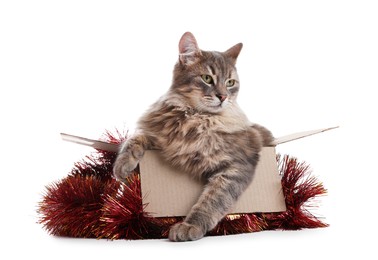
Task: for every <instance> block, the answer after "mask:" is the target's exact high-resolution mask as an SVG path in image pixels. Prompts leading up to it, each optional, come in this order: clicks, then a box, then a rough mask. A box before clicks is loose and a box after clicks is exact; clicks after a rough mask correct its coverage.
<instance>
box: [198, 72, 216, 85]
mask: <svg viewBox="0 0 378 260" xmlns="http://www.w3.org/2000/svg"><path fill="white" fill-rule="evenodd" d="M201 78H202V80H203V82H205V83H206V84H213V82H214V81H213V78H212V77H211V76H210V75H207V74H203V75H201Z"/></svg>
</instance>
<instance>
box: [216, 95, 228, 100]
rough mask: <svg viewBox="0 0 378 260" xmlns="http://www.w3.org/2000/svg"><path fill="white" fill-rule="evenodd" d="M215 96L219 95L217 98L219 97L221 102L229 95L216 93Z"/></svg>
mask: <svg viewBox="0 0 378 260" xmlns="http://www.w3.org/2000/svg"><path fill="white" fill-rule="evenodd" d="M215 96H217V98H219V100H220V101H221V102H223V101H225V100H226V98H227V95H219V94H217V95H215Z"/></svg>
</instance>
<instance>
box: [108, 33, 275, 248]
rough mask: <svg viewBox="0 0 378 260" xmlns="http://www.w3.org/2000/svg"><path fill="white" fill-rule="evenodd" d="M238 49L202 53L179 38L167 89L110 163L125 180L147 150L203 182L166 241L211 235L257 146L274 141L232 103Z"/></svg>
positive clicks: (246, 178) (251, 165)
mask: <svg viewBox="0 0 378 260" xmlns="http://www.w3.org/2000/svg"><path fill="white" fill-rule="evenodd" d="M241 48H242V44H241V43H239V44H236V45H235V46H233V47H231V48H230V49H228V50H227V51H225V52H216V51H211V52H210V51H203V50H200V49H199V48H198V45H197V41H196V39H195V38H194V36H193V35H192V34H191V33H190V32H187V33H185V34H184V35H183V36H182V38H181V40H180V42H179V51H180V54H179V60H178V62H177V63H176V65H175V68H174V72H173V82H172V86H171V88H170V89H169V90H168V92H167V93H166V94H165V95H164V96H163V97H162V98H160V99H159V100H158V101H157V102H156V103H155V104H154V105H152V107H151V108H150V109H149V110H148V111H147V113H146V114H145V115H144V116H142V118H141V119H140V120H139V123H138V129H137V131H136V133H135V134H134V135H133V136H132V137H131V138H129V139H128V140H127V141H126V142H124V143H123V145H122V147H121V149H120V151H119V154H118V157H117V159H116V162H115V164H114V169H113V171H114V176H115V177H116V178H117V179H119V180H124V179H125V178H126V177H127V176H128V175H129V174H130V172H131V171H132V170H134V169H135V167H136V166H137V164H138V162H139V161H140V159H141V158H142V156H143V154H144V151H145V150H146V149H159V150H161V153H162V155H163V157H164V158H165V160H167V161H168V162H169V163H171V164H172V165H174V166H176V167H180V168H181V169H183V170H185V171H186V172H189V173H191V174H192V175H193V176H195V177H198V178H201V179H203V180H205V183H206V185H205V188H204V190H203V193H202V195H201V196H200V198H199V200H198V201H197V203H196V204H195V205H194V206H193V207H192V209H191V210H190V212H189V213H188V215H187V216H186V218H185V220H184V221H183V222H182V223H178V224H176V225H174V226H173V227H172V228H171V229H170V232H169V239H170V240H172V241H187V240H197V239H200V238H202V237H203V236H204V235H205V234H206V232H207V231H210V230H211V229H213V228H214V227H215V226H216V225H217V223H218V222H219V221H220V220H221V219H222V218H223V217H224V216H225V215H226V214H227V213H228V212H229V211H230V210H231V209H232V207H233V205H234V204H235V202H236V201H237V199H238V198H239V197H240V195H241V194H242V193H243V191H244V190H245V189H246V188H247V187H248V185H249V184H250V182H251V181H252V178H253V175H254V172H255V168H256V165H257V163H258V160H259V152H260V150H261V148H262V147H263V146H264V145H269V143H270V142H271V141H272V140H273V137H272V134H271V133H270V132H269V131H268V130H267V129H266V128H264V127H262V126H260V125H256V124H252V123H250V122H249V121H248V119H247V117H246V115H245V114H244V113H243V112H242V111H241V109H240V108H239V106H238V104H237V102H236V97H237V94H238V91H239V78H238V74H237V72H236V68H235V63H236V59H237V57H238V55H239V53H240V51H241Z"/></svg>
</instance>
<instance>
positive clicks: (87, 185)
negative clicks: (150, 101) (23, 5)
mask: <svg viewBox="0 0 378 260" xmlns="http://www.w3.org/2000/svg"><path fill="white" fill-rule="evenodd" d="M124 136H125V135H123V134H121V133H119V132H116V134H112V133H110V132H107V133H106V134H105V137H104V140H105V141H107V142H112V143H120V142H122V141H124V139H125V137H124ZM115 158H116V153H112V152H108V151H102V150H97V151H96V153H93V154H92V155H90V156H87V157H86V158H85V159H84V160H82V161H81V162H77V163H75V165H74V168H73V169H72V171H71V172H70V173H69V175H68V176H67V177H66V178H64V179H62V180H60V181H57V182H55V183H52V184H50V185H48V186H47V187H46V190H45V193H44V195H43V199H42V201H41V202H40V203H39V205H38V206H39V207H38V213H39V215H40V219H39V223H40V224H42V225H43V226H44V228H45V229H46V230H47V231H48V232H49V233H50V234H52V235H56V236H67V237H81V238H106V239H152V238H167V237H168V232H169V228H170V226H171V225H173V224H175V223H177V222H179V221H182V220H183V218H182V217H166V218H154V217H152V216H151V215H150V214H149V213H148V212H146V211H145V210H144V208H145V207H144V205H143V201H142V196H141V186H140V178H139V169H136V170H135V171H134V174H133V175H131V176H130V177H129V178H128V180H127V183H126V184H124V183H120V182H118V181H116V180H114V179H113V178H112V165H113V162H114V160H115ZM277 160H278V163H279V171H280V175H281V176H282V181H281V182H282V189H283V193H284V196H285V201H286V208H287V210H286V211H285V212H278V213H252V214H233V215H228V216H226V217H225V218H224V219H223V220H222V221H221V222H220V223H219V224H218V225H217V226H216V227H215V228H214V229H213V230H212V231H210V232H209V233H208V234H207V235H213V236H214V235H228V234H239V233H249V232H257V231H263V230H276V229H280V230H298V229H302V228H317V227H326V226H328V225H327V224H325V223H324V222H322V221H321V220H320V219H318V218H316V217H315V216H314V215H313V214H311V213H310V211H309V209H308V208H309V207H310V206H311V205H310V204H309V203H310V202H311V200H313V199H314V198H315V197H317V196H321V195H325V194H326V192H327V191H326V190H325V188H324V187H323V185H322V183H320V182H319V181H318V180H317V179H316V178H315V177H313V176H311V175H310V170H309V166H308V165H306V164H305V163H300V162H298V160H297V159H296V158H293V157H290V156H287V155H285V156H283V157H282V158H280V157H279V156H278V157H277Z"/></svg>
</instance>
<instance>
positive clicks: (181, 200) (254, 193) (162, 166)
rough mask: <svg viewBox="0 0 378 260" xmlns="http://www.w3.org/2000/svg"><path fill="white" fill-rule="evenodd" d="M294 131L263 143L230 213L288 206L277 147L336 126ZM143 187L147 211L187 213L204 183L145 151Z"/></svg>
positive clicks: (102, 145)
mask: <svg viewBox="0 0 378 260" xmlns="http://www.w3.org/2000/svg"><path fill="white" fill-rule="evenodd" d="M334 128H336V127H331V128H323V129H318V130H312V131H306V132H300V133H295V134H291V135H287V136H283V137H280V138H276V139H275V140H274V142H273V144H272V146H270V147H264V148H263V149H262V151H261V154H260V156H261V157H260V161H259V163H258V165H257V169H256V173H255V176H254V179H253V181H252V183H251V185H250V186H249V187H248V188H247V190H246V191H245V192H244V193H243V194H242V196H241V197H240V199H239V200H238V202H237V204H236V205H235V207H234V208H233V210H232V212H231V213H235V214H240V213H254V212H281V211H285V210H286V205H285V199H284V196H283V192H282V186H281V177H280V176H279V173H278V165H277V160H276V150H275V147H276V146H277V145H279V144H282V143H286V142H290V141H293V140H297V139H300V138H303V137H307V136H310V135H314V134H318V133H322V132H324V131H328V130H331V129H334ZM61 136H62V138H63V140H66V141H71V142H75V143H78V144H82V145H87V146H91V147H93V148H96V149H101V150H106V151H110V152H118V150H119V145H117V144H111V143H107V142H102V141H98V140H92V139H88V138H83V137H78V136H73V135H68V134H63V133H62V134H61ZM139 167H140V175H141V189H142V198H143V203H144V204H146V208H145V211H146V212H149V213H151V214H152V216H154V217H170V216H185V215H186V214H187V213H188V212H189V210H190V209H191V207H192V206H193V205H194V204H195V202H196V201H197V199H198V197H199V196H200V194H201V192H202V190H203V187H204V184H203V183H201V182H200V181H197V180H195V179H193V178H191V177H190V174H187V173H184V172H182V171H180V170H178V169H176V168H173V167H172V166H171V165H170V164H169V162H167V161H165V160H164V159H163V158H162V157H161V155H160V152H159V151H157V150H155V151H152V150H149V151H146V153H145V154H144V157H143V159H142V160H141V161H140V163H139Z"/></svg>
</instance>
